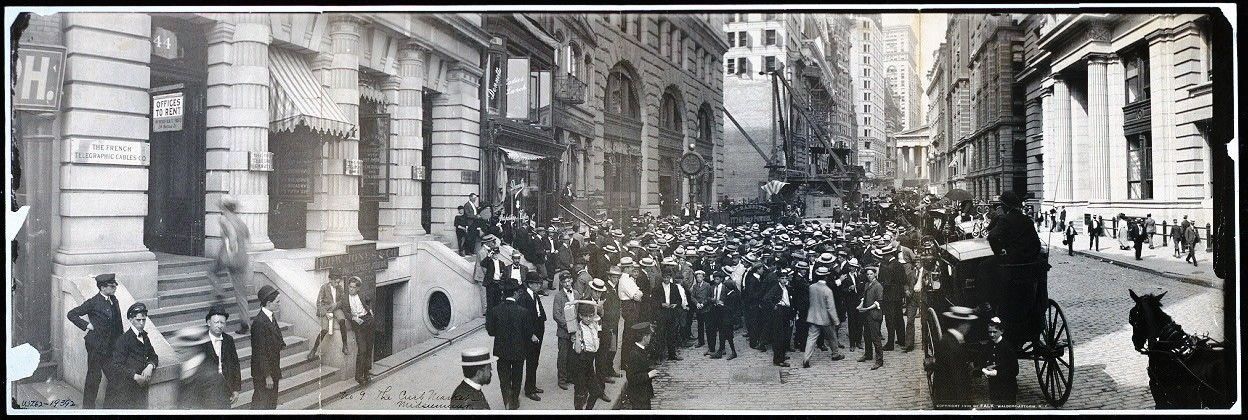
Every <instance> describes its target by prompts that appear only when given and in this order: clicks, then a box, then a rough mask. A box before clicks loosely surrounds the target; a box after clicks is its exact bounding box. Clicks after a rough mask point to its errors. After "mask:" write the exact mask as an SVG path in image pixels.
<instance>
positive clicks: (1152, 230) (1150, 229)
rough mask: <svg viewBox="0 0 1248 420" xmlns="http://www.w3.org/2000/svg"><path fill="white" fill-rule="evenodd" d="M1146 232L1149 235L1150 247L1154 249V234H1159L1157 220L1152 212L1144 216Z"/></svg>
mask: <svg viewBox="0 0 1248 420" xmlns="http://www.w3.org/2000/svg"><path fill="white" fill-rule="evenodd" d="M1144 234H1146V235H1148V249H1153V235H1156V234H1157V221H1156V220H1153V214H1152V213H1149V214H1148V216H1147V217H1145V218H1144Z"/></svg>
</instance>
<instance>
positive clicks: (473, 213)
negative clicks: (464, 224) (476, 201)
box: [464, 200, 481, 218]
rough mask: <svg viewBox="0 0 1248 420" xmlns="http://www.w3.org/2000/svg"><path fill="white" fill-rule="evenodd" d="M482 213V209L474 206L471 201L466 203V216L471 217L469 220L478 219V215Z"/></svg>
mask: <svg viewBox="0 0 1248 420" xmlns="http://www.w3.org/2000/svg"><path fill="white" fill-rule="evenodd" d="M480 211H481V209H479V208H477V206H475V205H473V204H472V201H471V200H469V201H465V202H464V216H466V217H469V218H476V217H478V216H477V213H478V212H480Z"/></svg>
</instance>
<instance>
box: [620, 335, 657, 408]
mask: <svg viewBox="0 0 1248 420" xmlns="http://www.w3.org/2000/svg"><path fill="white" fill-rule="evenodd" d="M625 345H626V346H631V348H630V350H641V349H640V348H637V345H636V344H631V343H630V344H625ZM623 353H624V354H623V356H622V358H623V359H622V360H621V363H620V364H621V365H622V367H623V368H624V372H625V373H627V376H626V378H625V380H626V382H625V384H624V392H625V393H626V394H627V395H628V397H629V400H630V401H649V400H650V399H651V398H654V385H653V383H652V382H651V379H650V375H649V373H650V370H651V369H653V368H654V363H652V362H651V361H650V355H649V352H647V351H626V352H623Z"/></svg>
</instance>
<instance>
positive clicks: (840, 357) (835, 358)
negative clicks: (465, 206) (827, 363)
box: [832, 354, 845, 360]
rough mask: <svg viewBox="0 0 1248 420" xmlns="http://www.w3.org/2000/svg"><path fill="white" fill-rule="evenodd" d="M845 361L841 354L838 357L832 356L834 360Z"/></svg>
mask: <svg viewBox="0 0 1248 420" xmlns="http://www.w3.org/2000/svg"><path fill="white" fill-rule="evenodd" d="M844 359H845V356H842V355H839V354H838V355H835V356H832V360H844Z"/></svg>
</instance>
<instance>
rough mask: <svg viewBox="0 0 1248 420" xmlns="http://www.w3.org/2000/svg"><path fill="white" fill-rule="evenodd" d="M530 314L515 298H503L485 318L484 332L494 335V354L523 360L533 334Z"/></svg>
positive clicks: (501, 357) (507, 358) (509, 358)
mask: <svg viewBox="0 0 1248 420" xmlns="http://www.w3.org/2000/svg"><path fill="white" fill-rule="evenodd" d="M531 317H532V315H529V312H528V311H527V310H525V309H524V307H523V306H520V303H518V302H517V301H516V300H514V299H511V298H507V299H503V301H502V302H500V303H499V304H498V305H497V306H495V307H494V310H493V311H492V316H491V317H489V319H487V320H486V323H487V325H486V327H487V328H486V332H487V333H489V334H490V336H492V337H494V355H495V356H498V358H499V359H506V360H524V358H525V356H526V355H527V354H528V351H527V349H528V348H529V344H530V343H531V341H530V339H529V338H530V337H531V336H532V335H533V331H532V328H533V320H532V319H530V318H531Z"/></svg>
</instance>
